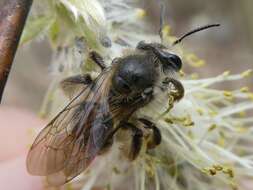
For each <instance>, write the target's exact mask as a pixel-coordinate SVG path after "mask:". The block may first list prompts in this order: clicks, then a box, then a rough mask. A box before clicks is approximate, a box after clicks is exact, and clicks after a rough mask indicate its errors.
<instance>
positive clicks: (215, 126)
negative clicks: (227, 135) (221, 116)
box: [208, 124, 217, 132]
mask: <svg viewBox="0 0 253 190" xmlns="http://www.w3.org/2000/svg"><path fill="white" fill-rule="evenodd" d="M216 128H217V125H216V124H212V125H211V126H210V127H209V128H208V132H211V131H213V130H214V129H216Z"/></svg>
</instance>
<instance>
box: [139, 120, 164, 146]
mask: <svg viewBox="0 0 253 190" xmlns="http://www.w3.org/2000/svg"><path fill="white" fill-rule="evenodd" d="M138 121H139V122H141V123H142V124H143V125H144V128H145V129H151V130H152V132H151V138H149V139H148V142H147V148H148V149H152V148H155V147H156V146H158V145H159V144H160V143H161V141H162V135H161V132H160V130H159V129H158V128H157V127H156V125H155V124H154V123H153V122H151V121H149V120H148V119H145V118H138Z"/></svg>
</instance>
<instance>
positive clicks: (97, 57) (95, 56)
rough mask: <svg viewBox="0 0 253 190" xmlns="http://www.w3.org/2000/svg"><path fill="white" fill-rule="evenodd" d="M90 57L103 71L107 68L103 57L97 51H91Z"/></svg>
mask: <svg viewBox="0 0 253 190" xmlns="http://www.w3.org/2000/svg"><path fill="white" fill-rule="evenodd" d="M89 58H90V59H91V60H92V61H94V62H95V63H96V64H97V65H98V66H99V67H100V69H101V70H102V71H103V70H104V69H105V68H106V65H105V62H104V59H103V57H102V56H101V55H100V54H99V53H98V52H96V51H91V52H90V53H89Z"/></svg>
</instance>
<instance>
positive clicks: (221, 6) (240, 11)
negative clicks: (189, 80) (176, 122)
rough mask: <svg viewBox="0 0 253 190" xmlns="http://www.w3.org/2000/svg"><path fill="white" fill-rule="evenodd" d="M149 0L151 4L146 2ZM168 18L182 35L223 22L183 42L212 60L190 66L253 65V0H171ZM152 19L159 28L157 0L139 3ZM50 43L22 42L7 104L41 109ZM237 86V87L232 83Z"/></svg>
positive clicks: (216, 70)
mask: <svg viewBox="0 0 253 190" xmlns="http://www.w3.org/2000/svg"><path fill="white" fill-rule="evenodd" d="M147 2H148V3H147ZM165 3H166V6H167V8H166V19H165V20H166V23H168V24H170V25H171V27H172V29H173V31H172V32H173V35H176V36H180V35H181V34H183V33H185V32H187V31H189V30H191V29H193V28H196V27H198V26H201V25H205V24H210V23H220V24H221V25H222V26H221V27H220V28H218V29H213V30H209V31H206V32H201V33H199V34H196V35H193V36H191V37H190V38H188V39H186V40H185V41H183V44H182V45H183V47H185V48H186V49H187V51H191V52H193V53H195V54H196V55H198V56H199V57H200V58H201V59H204V60H205V61H206V62H207V65H206V66H205V67H203V68H189V67H186V72H189V73H190V72H195V73H198V74H199V75H200V77H211V76H216V75H218V74H220V73H222V72H223V71H225V70H230V71H231V72H232V73H239V72H242V71H244V70H247V69H253V63H252V62H253V61H252V60H253V1H252V0H240V1H238V0H222V1H221V0H212V1H207V0H166V1H165ZM140 7H142V8H144V9H146V10H147V13H148V17H147V19H148V20H150V22H151V23H152V28H150V30H151V31H156V30H157V28H158V27H159V10H160V9H159V4H158V3H157V0H146V1H144V0H143V1H141V2H140ZM51 56H52V52H51V48H50V46H49V44H48V43H47V41H46V40H45V39H38V40H37V41H35V42H32V43H30V44H28V45H24V46H22V47H19V50H18V52H17V55H16V58H15V63H14V65H13V68H12V71H11V74H10V77H9V81H8V84H7V87H6V89H5V93H4V97H3V104H4V105H10V106H16V107H22V108H25V109H28V110H31V111H35V112H37V111H38V110H39V108H40V105H41V102H42V99H43V97H44V94H45V92H46V89H47V87H48V85H49V83H50V80H51V78H52V77H53V76H52V74H50V61H51ZM252 82H253V81H252V79H247V80H244V81H240V82H239V83H236V84H225V85H224V86H223V89H230V88H231V87H233V88H235V85H236V86H238V88H239V86H245V85H247V86H249V87H250V89H251V90H252V87H253V85H252ZM231 85H233V86H231Z"/></svg>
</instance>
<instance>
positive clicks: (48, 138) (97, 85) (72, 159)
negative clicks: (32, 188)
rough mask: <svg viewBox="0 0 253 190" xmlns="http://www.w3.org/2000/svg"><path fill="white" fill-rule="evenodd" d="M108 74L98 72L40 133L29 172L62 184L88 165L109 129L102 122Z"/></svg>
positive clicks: (106, 110)
mask: <svg viewBox="0 0 253 190" xmlns="http://www.w3.org/2000/svg"><path fill="white" fill-rule="evenodd" d="M111 75H112V72H111V70H108V71H104V72H103V73H102V74H100V76H99V77H98V78H97V79H96V81H95V82H93V83H92V84H91V85H89V86H88V87H84V88H83V89H82V90H81V92H80V93H79V94H78V95H77V96H76V97H75V98H74V99H72V101H71V102H70V103H69V104H68V105H67V106H66V107H65V108H64V109H63V110H62V111H61V112H60V113H59V114H58V115H57V116H56V117H55V118H54V119H53V120H52V121H51V122H50V123H49V124H48V125H47V126H46V127H45V128H44V129H43V130H42V131H41V132H40V133H39V135H38V137H37V138H36V139H35V142H34V143H33V145H32V147H31V149H30V151H29V153H28V156H27V169H28V171H29V173H31V174H33V175H42V176H44V175H45V176H47V177H48V181H49V183H50V184H52V185H61V184H64V183H66V182H67V181H69V180H71V179H72V178H74V177H75V176H77V175H78V174H80V173H81V172H82V171H83V170H84V169H85V168H87V167H88V165H89V163H90V162H91V161H92V160H93V159H94V157H95V156H96V154H97V153H98V151H99V150H100V149H101V148H102V146H103V144H104V142H105V137H106V136H107V134H108V133H109V131H111V129H112V126H109V125H107V124H106V122H104V119H105V118H106V117H108V115H110V111H109V105H108V101H107V99H108V95H109V89H110V85H111V84H110V79H111V77H110V76H111ZM87 147H88V148H87Z"/></svg>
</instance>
